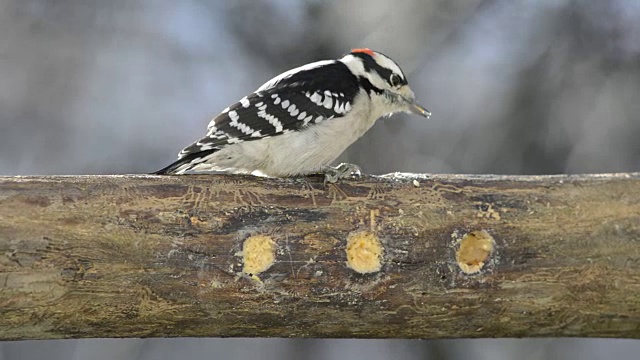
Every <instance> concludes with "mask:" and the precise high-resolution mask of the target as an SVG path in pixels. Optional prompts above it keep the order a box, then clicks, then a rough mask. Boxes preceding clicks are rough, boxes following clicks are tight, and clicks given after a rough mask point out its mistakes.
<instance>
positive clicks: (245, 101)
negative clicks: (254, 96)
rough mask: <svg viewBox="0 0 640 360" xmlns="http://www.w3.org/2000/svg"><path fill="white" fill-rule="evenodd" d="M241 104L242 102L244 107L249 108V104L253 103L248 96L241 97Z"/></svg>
mask: <svg viewBox="0 0 640 360" xmlns="http://www.w3.org/2000/svg"><path fill="white" fill-rule="evenodd" d="M240 104H242V107H243V108H248V107H249V105H251V103H250V102H249V99H247V97H246V96H245V97H243V98H242V99H240Z"/></svg>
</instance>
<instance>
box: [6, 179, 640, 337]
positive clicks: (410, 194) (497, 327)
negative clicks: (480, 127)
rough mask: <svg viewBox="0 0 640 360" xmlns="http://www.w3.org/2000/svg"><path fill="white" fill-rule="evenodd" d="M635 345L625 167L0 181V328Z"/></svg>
mask: <svg viewBox="0 0 640 360" xmlns="http://www.w3.org/2000/svg"><path fill="white" fill-rule="evenodd" d="M175 336H210V337H213V336H215V337H236V336H241V337H337V338H343V337H358V338H360V337H361V338H463V337H464V338H467V337H537V336H549V337H560V336H580V337H618V338H640V174H639V173H633V174H607V175H584V176H463V175H460V176H457V175H439V176H427V175H400V174H396V175H395V176H385V177H364V178H361V179H355V180H348V181H343V182H340V183H338V184H335V185H328V186H324V185H323V184H322V183H321V182H320V180H318V179H310V178H307V179H264V178H254V177H249V176H224V175H193V176H164V177H160V176H133V175H132V176H48V177H36V176H33V177H0V339H3V340H13V339H48V338H97V337H101V338H102V337H175Z"/></svg>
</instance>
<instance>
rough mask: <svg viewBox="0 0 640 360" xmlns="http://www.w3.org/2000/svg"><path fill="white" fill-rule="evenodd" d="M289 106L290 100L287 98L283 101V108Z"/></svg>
mask: <svg viewBox="0 0 640 360" xmlns="http://www.w3.org/2000/svg"><path fill="white" fill-rule="evenodd" d="M288 107H289V100H285V101H283V102H282V108H283V109H286V108H288Z"/></svg>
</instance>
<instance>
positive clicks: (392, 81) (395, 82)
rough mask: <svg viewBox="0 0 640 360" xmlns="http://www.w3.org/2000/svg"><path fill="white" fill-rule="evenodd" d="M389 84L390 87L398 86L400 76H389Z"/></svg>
mask: <svg viewBox="0 0 640 360" xmlns="http://www.w3.org/2000/svg"><path fill="white" fill-rule="evenodd" d="M389 83H390V84H391V86H398V85H400V76H398V75H397V74H391V77H390V78H389Z"/></svg>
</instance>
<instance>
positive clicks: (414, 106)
mask: <svg viewBox="0 0 640 360" xmlns="http://www.w3.org/2000/svg"><path fill="white" fill-rule="evenodd" d="M409 111H411V112H412V113H414V114H416V115H422V116H424V117H426V118H427V119H428V118H429V117H430V116H431V111H429V110H427V109H425V108H424V106H422V105H420V104H418V103H417V102H416V101H415V100H414V101H411V102H409Z"/></svg>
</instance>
